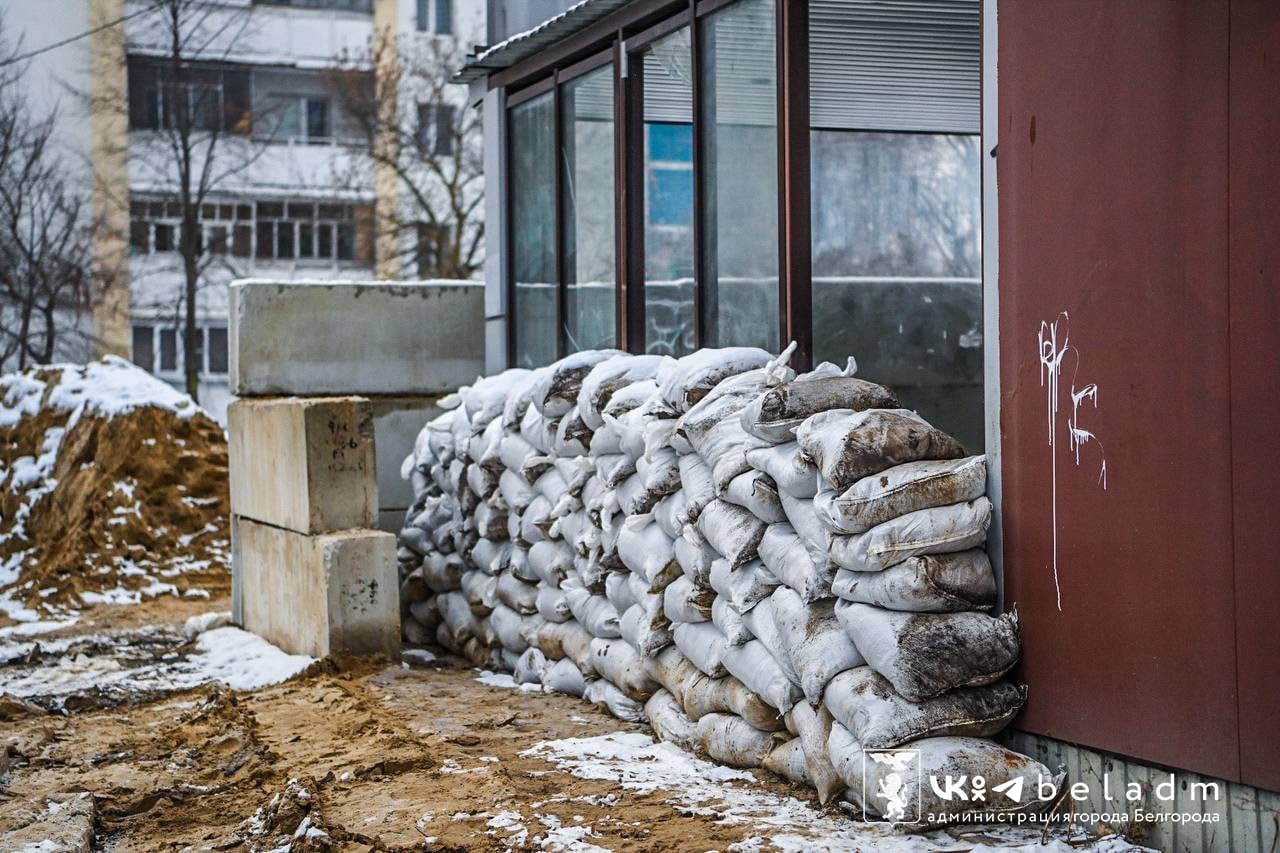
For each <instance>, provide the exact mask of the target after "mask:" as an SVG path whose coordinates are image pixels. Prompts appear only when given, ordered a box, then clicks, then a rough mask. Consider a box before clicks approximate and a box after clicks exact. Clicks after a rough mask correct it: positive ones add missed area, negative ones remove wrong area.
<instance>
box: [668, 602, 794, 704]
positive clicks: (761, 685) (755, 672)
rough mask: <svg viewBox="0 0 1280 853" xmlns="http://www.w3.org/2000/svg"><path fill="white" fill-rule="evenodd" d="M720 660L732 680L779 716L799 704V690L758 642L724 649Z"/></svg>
mask: <svg viewBox="0 0 1280 853" xmlns="http://www.w3.org/2000/svg"><path fill="white" fill-rule="evenodd" d="M703 624H706V623H703ZM682 651H683V649H682ZM720 660H721V663H722V664H723V665H724V668H725V669H726V670H727V671H728V672H729V673H730V674H731V675H733V677H734V678H736V679H738V680H739V681H741V682H742V683H743V684H745V685H746V686H747V689H748V690H750V691H751V692H752V693H754V694H756V695H757V696H759V697H760V698H761V699H763V700H764V701H765V702H766V703H768V704H769V705H772V706H773V707H774V708H777V709H778V711H779V712H780V713H783V714H785V713H786V712H787V711H790V710H791V706H792V705H794V704H795V703H796V702H797V701H799V699H800V690H799V688H797V687H796V685H794V684H792V683H791V679H789V678H788V677H787V675H786V673H785V672H783V670H782V667H780V666H779V665H778V662H777V661H776V660H774V658H773V655H771V654H769V650H768V649H767V648H765V645H764V643H762V642H760V641H759V640H751V641H750V642H747V643H743V644H742V645H741V646H726V648H725V651H724V654H722V655H721V658H720Z"/></svg>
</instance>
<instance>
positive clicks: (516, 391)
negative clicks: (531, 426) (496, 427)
mask: <svg viewBox="0 0 1280 853" xmlns="http://www.w3.org/2000/svg"><path fill="white" fill-rule="evenodd" d="M546 372H547V368H545V367H539V368H538V369H536V370H531V371H530V372H529V375H528V376H526V377H525V381H523V382H518V383H516V384H515V386H514V387H512V388H510V389H509V390H508V391H507V397H506V400H505V401H503V404H502V428H503V429H504V430H507V431H508V432H514V431H516V430H518V429H520V422H521V420H522V419H523V418H524V416H525V414H526V413H527V412H528V411H529V403H530V401H531V400H532V399H533V392H534V390H535V389H536V388H537V387H538V385H539V384H540V382H541V379H542V377H543V375H544V374H545V373H546Z"/></svg>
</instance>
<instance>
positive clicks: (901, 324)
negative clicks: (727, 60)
mask: <svg viewBox="0 0 1280 853" xmlns="http://www.w3.org/2000/svg"><path fill="white" fill-rule="evenodd" d="M940 2H942V3H943V5H945V6H946V7H948V14H947V15H935V16H927V17H926V16H903V15H896V14H895V12H894V10H893V9H892V8H890V7H889V6H887V5H886V6H885V7H884V8H877V7H872V6H870V5H868V6H861V5H858V6H854V5H851V4H847V3H841V2H837V0H814V2H813V3H812V5H811V6H810V30H811V32H812V33H813V37H812V39H811V44H810V57H811V60H810V97H811V102H812V109H811V124H812V131H811V133H810V149H811V154H810V157H811V167H812V168H811V175H812V186H811V189H812V193H813V202H812V205H813V206H812V214H813V245H812V252H813V346H814V360H815V361H820V360H826V361H834V362H836V363H843V362H844V360H845V359H846V358H847V357H848V356H850V355H852V356H855V357H856V358H857V360H858V368H859V369H858V375H859V376H863V377H865V378H867V379H872V380H875V381H878V382H883V383H885V384H887V385H889V386H891V387H892V388H893V389H894V390H895V391H897V393H898V396H899V398H900V399H901V400H902V402H903V404H904V405H905V406H907V407H909V408H912V409H916V410H918V411H919V412H920V414H921V415H923V416H924V417H925V418H927V419H928V420H929V421H930V422H932V423H934V424H936V425H937V426H938V427H940V428H941V429H945V430H947V431H948V432H950V433H952V434H953V435H955V436H956V437H957V438H958V439H959V440H960V441H961V442H962V443H963V444H964V445H965V447H966V448H967V449H968V450H969V451H970V452H981V451H982V450H983V448H984V426H983V412H984V410H983V387H982V345H983V339H982V328H983V327H982V255H981V244H982V241H981V223H982V219H981V177H980V175H981V162H980V154H979V142H978V137H977V133H978V129H979V123H980V108H979V90H980V72H979V68H980V65H979V62H980V56H981V47H980V45H981V38H980V9H979V3H978V2H977V0H940ZM855 48H856V49H855Z"/></svg>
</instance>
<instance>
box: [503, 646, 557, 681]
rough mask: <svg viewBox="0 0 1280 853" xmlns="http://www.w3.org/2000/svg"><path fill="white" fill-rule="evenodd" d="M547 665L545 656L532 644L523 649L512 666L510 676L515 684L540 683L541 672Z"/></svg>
mask: <svg viewBox="0 0 1280 853" xmlns="http://www.w3.org/2000/svg"><path fill="white" fill-rule="evenodd" d="M547 666H548V663H547V657H546V655H544V654H543V653H542V652H541V651H539V650H538V649H535V648H534V647H533V646H530V647H529V648H527V649H525V650H524V654H522V655H520V659H519V660H517V661H516V665H515V667H513V668H512V671H511V677H512V679H514V681H515V683H516V684H541V683H542V674H543V672H545V671H546V669H547Z"/></svg>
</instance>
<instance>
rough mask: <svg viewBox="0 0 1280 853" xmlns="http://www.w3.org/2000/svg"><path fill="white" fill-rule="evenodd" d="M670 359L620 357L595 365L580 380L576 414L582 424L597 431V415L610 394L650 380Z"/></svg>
mask: <svg viewBox="0 0 1280 853" xmlns="http://www.w3.org/2000/svg"><path fill="white" fill-rule="evenodd" d="M670 360H671V359H670V358H669V357H668V356H662V355H630V354H623V355H615V356H613V357H612V358H608V359H605V360H604V361H601V362H598V363H597V364H596V365H595V366H594V367H592V368H591V370H590V372H588V373H587V375H586V376H585V377H584V378H583V380H582V388H581V390H579V392H578V413H579V414H580V415H581V416H582V420H583V422H584V423H586V425H587V426H589V427H591V428H592V429H595V430H598V429H600V427H602V426H604V418H603V417H602V416H601V412H602V411H603V410H604V409H605V407H606V406H607V405H608V404H609V402H610V400H611V399H612V398H613V396H614V394H616V393H617V392H618V391H620V390H621V389H623V388H626V387H627V386H629V385H633V384H634V383H636V382H640V381H643V380H646V379H649V380H652V379H653V378H654V377H655V376H657V375H658V370H659V369H660V368H661V367H662V365H663V364H664V363H666V362H668V361H670ZM655 388H656V385H655Z"/></svg>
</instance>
